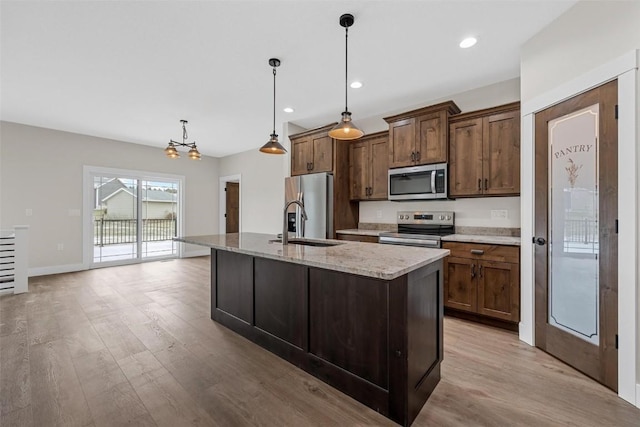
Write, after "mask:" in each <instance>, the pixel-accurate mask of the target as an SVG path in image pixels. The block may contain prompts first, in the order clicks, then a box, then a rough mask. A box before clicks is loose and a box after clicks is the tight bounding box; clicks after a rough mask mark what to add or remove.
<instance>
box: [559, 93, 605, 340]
mask: <svg viewBox="0 0 640 427" xmlns="http://www.w3.org/2000/svg"><path fill="white" fill-rule="evenodd" d="M598 115H599V108H598V104H595V105H592V106H591V107H587V108H584V109H582V110H579V111H576V112H574V113H571V114H568V115H566V116H563V117H559V118H557V119H555V120H552V121H550V122H549V127H548V131H549V144H550V149H549V153H550V159H549V175H550V176H549V183H550V186H549V188H550V189H549V220H550V227H549V230H550V235H549V239H550V241H549V246H548V247H549V252H550V253H549V260H550V265H549V319H548V321H549V324H550V325H552V326H554V327H557V328H560V329H562V330H564V331H566V332H568V333H571V334H573V335H575V336H577V337H580V338H582V339H584V340H586V341H589V342H591V343H593V344H595V345H598V344H599V335H598V334H599V330H598V329H599V328H598V325H599V321H598V316H599V311H600V309H599V284H598V271H599V262H598V255H599V246H598Z"/></svg>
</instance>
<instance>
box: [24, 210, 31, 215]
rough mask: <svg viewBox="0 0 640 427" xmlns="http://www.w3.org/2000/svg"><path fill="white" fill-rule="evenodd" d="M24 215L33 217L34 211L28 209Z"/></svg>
mask: <svg viewBox="0 0 640 427" xmlns="http://www.w3.org/2000/svg"><path fill="white" fill-rule="evenodd" d="M24 214H25V215H26V216H31V215H33V209H27V210H25V211H24Z"/></svg>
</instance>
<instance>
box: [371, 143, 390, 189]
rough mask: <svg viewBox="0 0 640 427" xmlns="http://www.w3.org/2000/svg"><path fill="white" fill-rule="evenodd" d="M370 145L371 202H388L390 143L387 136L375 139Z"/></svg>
mask: <svg viewBox="0 0 640 427" xmlns="http://www.w3.org/2000/svg"><path fill="white" fill-rule="evenodd" d="M369 144H370V149H369V187H370V190H369V200H374V199H377V200H387V187H388V185H389V143H388V141H387V137H386V136H385V137H380V138H376V139H373V140H371V141H370V142H369Z"/></svg>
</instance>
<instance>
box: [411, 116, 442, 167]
mask: <svg viewBox="0 0 640 427" xmlns="http://www.w3.org/2000/svg"><path fill="white" fill-rule="evenodd" d="M415 120H416V156H417V164H419V165H424V164H428V163H444V162H446V161H447V154H448V152H447V151H448V150H447V146H448V144H447V114H446V113H445V112H440V113H436V114H429V115H426V116H422V117H417V118H416V119H415Z"/></svg>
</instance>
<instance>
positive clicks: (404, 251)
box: [174, 233, 449, 280]
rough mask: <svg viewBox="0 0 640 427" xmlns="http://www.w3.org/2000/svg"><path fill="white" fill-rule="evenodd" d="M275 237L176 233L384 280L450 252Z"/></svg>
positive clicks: (186, 240)
mask: <svg viewBox="0 0 640 427" xmlns="http://www.w3.org/2000/svg"><path fill="white" fill-rule="evenodd" d="M275 238H276V236H274V235H272V234H260V233H231V234H217V235H208V236H186V237H176V238H175V239H174V240H176V241H178V242H184V243H191V244H194V245H199V246H207V247H210V248H214V249H223V250H227V251H230V252H239V253H243V254H247V255H253V256H258V257H263V258H270V259H275V260H279V261H285V262H292V263H295V264H303V265H308V266H311V267H319V268H325V269H328V270H335V271H341V272H345V273H351V274H357V275H360V276H367V277H375V278H378V279H383V280H392V279H395V278H397V277H400V276H402V275H404V274H407V273H408V272H410V271H413V270H416V269H418V268H420V267H423V266H425V265H428V264H431V263H432V262H434V261H437V260H439V259H442V258H444V257H445V256H447V255H449V250H447V249H428V248H417V247H410V246H397V245H373V244H371V243H361V242H348V241H344V240H317V239H304V240H310V241H314V240H315V241H321V242H334V243H339V244H338V245H337V246H329V247H314V246H303V245H295V244H289V245H286V246H283V245H282V243H273V242H270V240H273V239H275Z"/></svg>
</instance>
